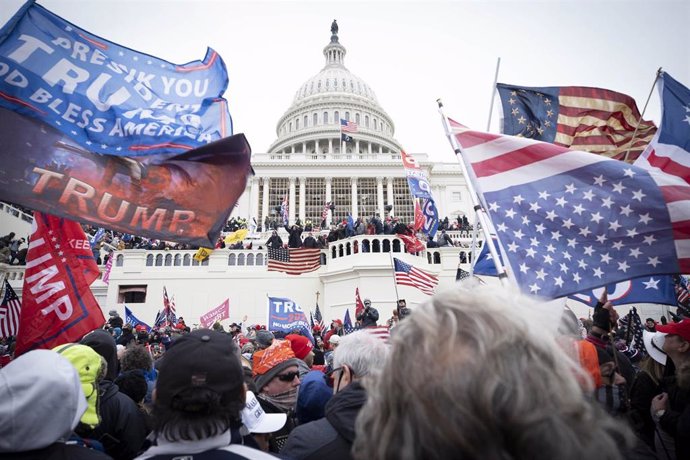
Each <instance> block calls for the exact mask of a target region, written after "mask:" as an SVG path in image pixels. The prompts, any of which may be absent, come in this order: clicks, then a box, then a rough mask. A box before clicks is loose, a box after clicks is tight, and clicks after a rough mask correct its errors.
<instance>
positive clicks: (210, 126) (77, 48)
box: [0, 0, 232, 157]
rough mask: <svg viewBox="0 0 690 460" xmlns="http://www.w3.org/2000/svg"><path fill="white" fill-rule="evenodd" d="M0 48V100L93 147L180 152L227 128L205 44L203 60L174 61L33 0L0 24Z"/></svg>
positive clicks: (222, 74) (218, 79) (132, 152)
mask: <svg viewBox="0 0 690 460" xmlns="http://www.w3.org/2000/svg"><path fill="white" fill-rule="evenodd" d="M104 14H107V13H105V12H104ZM141 32H146V31H141ZM0 57H2V64H1V65H0V70H1V73H2V74H3V75H4V77H3V78H2V80H1V81H0V107H5V108H7V109H10V110H14V111H16V112H19V113H21V114H22V115H26V116H29V117H33V118H35V119H37V120H40V121H42V122H44V123H46V124H47V125H48V126H51V127H53V128H55V129H57V130H59V131H60V132H61V133H62V134H64V135H65V136H68V137H70V138H71V139H72V140H73V141H75V142H77V143H78V144H80V145H81V146H83V147H84V148H87V149H88V150H90V151H92V152H96V153H101V154H106V155H118V156H119V155H123V156H129V157H131V156H137V155H149V154H155V153H180V152H184V151H187V150H192V149H194V148H197V147H201V146H203V145H206V144H208V143H210V142H213V141H217V140H219V139H222V138H224V137H227V136H230V135H232V121H231V119H230V114H229V112H228V107H227V101H225V99H223V98H222V97H221V96H222V95H223V93H224V92H225V90H226V88H227V84H228V74H227V71H226V69H225V64H224V63H223V60H222V59H221V58H220V56H219V55H218V53H216V52H215V51H213V50H211V49H208V51H207V53H206V57H205V58H204V60H203V61H194V62H190V63H188V64H182V65H177V64H171V63H169V62H167V61H164V60H162V59H158V58H156V57H153V56H150V55H148V54H144V53H139V52H137V51H133V50H131V49H129V48H126V47H124V46H120V45H118V44H116V43H113V42H110V41H108V40H105V39H103V38H101V37H99V36H97V35H95V34H92V33H90V32H88V31H86V30H84V29H81V28H80V27H78V26H76V25H74V24H71V23H69V22H67V21H65V20H64V19H62V18H61V17H59V16H57V15H55V14H53V13H51V12H50V11H48V10H47V9H45V8H43V7H42V6H40V5H37V4H35V2H34V1H33V0H30V1H28V2H27V3H26V4H25V5H24V6H23V7H22V8H21V9H20V10H19V11H18V12H17V13H16V14H15V15H14V16H13V17H12V19H10V21H9V22H8V23H7V24H6V25H5V26H4V27H3V28H2V29H1V30H0Z"/></svg>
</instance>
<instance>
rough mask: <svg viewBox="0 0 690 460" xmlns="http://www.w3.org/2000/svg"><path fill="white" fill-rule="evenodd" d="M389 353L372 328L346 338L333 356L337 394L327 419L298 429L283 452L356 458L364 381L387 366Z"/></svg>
mask: <svg viewBox="0 0 690 460" xmlns="http://www.w3.org/2000/svg"><path fill="white" fill-rule="evenodd" d="M387 355H388V345H386V344H385V343H384V342H383V341H382V340H381V339H379V338H377V337H376V336H374V335H373V334H371V333H370V332H368V331H357V332H353V333H352V334H349V335H346V336H345V337H343V338H342V340H341V343H340V346H339V347H338V349H337V350H336V351H335V353H334V357H333V366H334V369H333V370H332V371H331V378H332V379H333V393H334V395H333V398H332V399H331V400H330V401H329V402H328V404H327V405H326V408H325V416H324V418H322V419H319V420H317V421H314V422H311V423H308V424H306V425H300V426H298V427H297V428H295V429H294V430H293V431H292V433H291V434H290V437H289V438H288V442H287V444H286V445H285V449H283V451H282V454H283V455H285V456H292V457H294V458H300V459H314V460H316V459H321V458H334V457H335V458H352V457H351V454H350V450H351V449H352V443H353V442H354V439H355V420H356V419H357V415H359V411H360V410H361V409H362V406H364V403H365V402H366V400H367V394H366V390H365V388H364V386H363V385H362V381H363V380H366V379H367V378H369V376H370V375H371V374H372V373H375V372H377V371H378V370H379V369H381V368H382V367H383V365H384V363H385V361H386V357H387ZM300 391H301V390H300Z"/></svg>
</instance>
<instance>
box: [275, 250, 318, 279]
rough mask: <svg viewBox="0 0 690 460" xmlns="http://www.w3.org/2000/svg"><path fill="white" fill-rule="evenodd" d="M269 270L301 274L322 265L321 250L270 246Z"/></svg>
mask: <svg viewBox="0 0 690 460" xmlns="http://www.w3.org/2000/svg"><path fill="white" fill-rule="evenodd" d="M267 267H268V271H275V272H284V273H287V274H288V275H301V274H302V273H308V272H313V271H314V270H318V269H319V267H321V250H320V249H314V248H268V264H267Z"/></svg>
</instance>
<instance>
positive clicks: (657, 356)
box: [629, 331, 668, 450]
mask: <svg viewBox="0 0 690 460" xmlns="http://www.w3.org/2000/svg"><path fill="white" fill-rule="evenodd" d="M660 340H663V334H661V333H658V332H648V331H644V332H643V341H644V345H645V349H646V352H647V356H645V357H644V358H642V361H641V362H640V372H638V373H637V375H635V380H633V383H632V385H631V387H630V414H629V418H630V422H631V426H632V428H633V430H634V431H635V433H636V434H637V436H638V437H639V438H640V439H641V440H642V441H644V442H645V444H647V446H649V448H650V449H652V450H656V447H655V442H654V431H655V425H654V420H653V419H652V415H651V413H650V408H651V404H652V399H653V398H654V396H656V395H658V394H660V393H661V392H662V391H663V389H662V387H661V384H662V380H663V378H664V369H665V367H666V361H667V359H668V357H667V356H666V353H664V352H663V351H661V347H660V346H659V345H658V343H659V342H660ZM654 342H657V343H654Z"/></svg>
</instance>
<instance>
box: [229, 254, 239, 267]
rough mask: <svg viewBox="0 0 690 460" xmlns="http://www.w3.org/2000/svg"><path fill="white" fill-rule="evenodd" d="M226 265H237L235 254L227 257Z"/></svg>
mask: <svg viewBox="0 0 690 460" xmlns="http://www.w3.org/2000/svg"><path fill="white" fill-rule="evenodd" d="M228 265H237V256H236V255H235V254H230V255H229V256H228Z"/></svg>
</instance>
